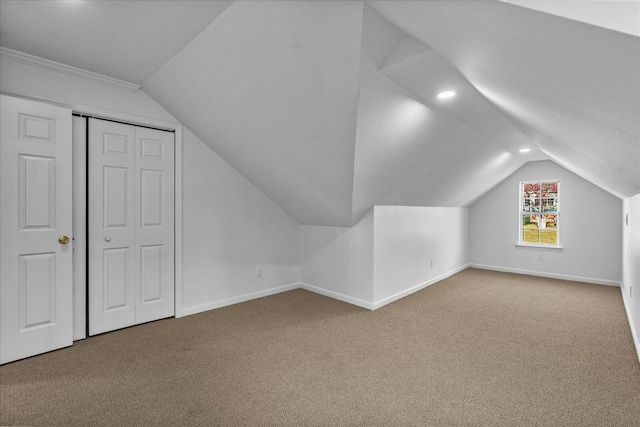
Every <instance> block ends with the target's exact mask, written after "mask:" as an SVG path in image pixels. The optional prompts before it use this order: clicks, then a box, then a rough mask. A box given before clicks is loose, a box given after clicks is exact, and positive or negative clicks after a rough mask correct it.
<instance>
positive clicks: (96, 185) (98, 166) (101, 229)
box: [88, 119, 137, 335]
mask: <svg viewBox="0 0 640 427" xmlns="http://www.w3.org/2000/svg"><path fill="white" fill-rule="evenodd" d="M89 141H90V142H89V149H88V154H89V168H88V176H89V197H88V202H89V221H88V223H89V251H88V252H89V265H88V268H89V334H90V335H95V334H99V333H102V332H107V331H111V330H114V329H119V328H124V327H127V326H131V325H134V324H135V309H136V296H135V289H136V279H137V277H136V268H137V253H136V218H135V200H136V199H135V197H136V166H135V128H134V127H133V126H129V125H124V124H120V123H113V122H108V121H104V120H97V119H90V120H89Z"/></svg>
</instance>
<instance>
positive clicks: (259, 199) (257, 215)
mask: <svg viewBox="0 0 640 427" xmlns="http://www.w3.org/2000/svg"><path fill="white" fill-rule="evenodd" d="M0 92H2V93H6V94H12V95H17V96H23V97H29V98H34V99H40V100H46V101H48V102H52V103H57V104H61V105H66V106H71V107H73V108H74V109H75V110H76V111H92V112H94V114H98V113H100V114H101V115H103V116H105V117H112V118H119V119H122V118H123V117H131V118H132V120H134V121H135V122H136V123H149V124H154V123H155V122H156V121H163V122H171V123H177V120H176V119H175V118H174V117H173V116H171V114H169V113H168V112H167V111H166V110H165V109H164V108H162V106H160V105H159V104H158V103H156V102H155V101H154V100H153V99H152V98H151V97H149V96H148V95H147V94H146V93H145V92H144V91H142V90H138V91H135V92H131V91H128V90H124V89H120V88H118V87H115V86H112V85H107V84H104V83H101V82H98V81H95V80H91V79H86V78H81V77H77V76H73V75H69V74H66V73H63V72H59V71H53V70H50V69H46V68H42V67H39V66H35V65H31V64H28V63H25V62H21V61H16V60H14V59H12V58H8V57H5V56H0ZM183 155H184V157H183V170H184V173H183V189H184V194H183V224H184V228H183V251H184V254H183V293H182V298H183V305H182V307H177V310H181V311H182V312H183V314H190V313H194V312H198V311H201V310H206V309H209V308H215V307H219V306H221V305H226V304H231V303H234V302H239V301H242V300H245V299H249V298H253V297H257V296H261V295H266V294H269V293H272V292H278V291H281V290H283V289H288V287H287V286H285V285H289V284H291V283H295V284H297V283H298V282H299V276H300V272H299V264H300V260H299V241H300V240H299V226H298V224H297V223H296V222H295V221H293V220H292V219H291V218H290V217H289V216H288V215H287V214H285V213H284V212H283V211H282V210H281V209H280V208H278V207H277V206H276V205H275V204H274V203H273V202H271V201H270V200H269V199H267V198H266V197H265V196H264V195H263V194H262V193H261V192H260V191H259V190H258V189H257V188H255V187H254V186H253V185H251V184H250V183H249V182H248V181H247V180H246V179H245V178H244V177H243V176H242V175H240V174H239V173H238V172H237V171H235V170H234V169H233V168H232V167H231V166H229V165H228V164H227V163H226V162H225V161H224V160H222V159H221V158H220V157H219V156H217V155H216V154H215V153H214V152H213V151H212V150H211V149H210V148H208V147H207V146H206V145H205V144H203V143H202V141H200V140H199V139H198V138H197V137H196V136H195V135H193V134H192V133H191V132H189V130H188V129H184V138H183ZM258 267H261V268H262V269H263V277H262V278H260V279H258V278H256V277H255V275H256V269H257V268H258ZM76 305H78V306H79V307H81V304H76ZM74 317H75V318H76V319H80V318H81V316H80V315H74ZM77 323H78V325H77V328H82V332H83V331H84V325H82V324H81V322H77ZM74 328H76V326H74ZM74 332H77V331H74ZM74 335H75V336H76V337H78V336H79V334H78V333H75V334H74ZM81 336H84V333H82V334H81Z"/></svg>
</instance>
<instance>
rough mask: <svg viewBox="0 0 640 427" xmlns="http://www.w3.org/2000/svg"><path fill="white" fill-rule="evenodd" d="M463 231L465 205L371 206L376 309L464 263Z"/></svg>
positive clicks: (465, 232)
mask: <svg viewBox="0 0 640 427" xmlns="http://www.w3.org/2000/svg"><path fill="white" fill-rule="evenodd" d="M468 233H469V210H468V209H467V208H440V207H412V206H376V207H375V213H374V282H375V285H374V289H375V290H374V301H375V305H376V308H377V307H380V306H382V305H385V304H388V303H390V302H392V301H395V300H397V299H399V298H402V297H404V296H406V295H409V294H410V293H413V292H416V291H418V290H420V289H422V288H424V287H426V286H428V285H431V284H433V283H435V282H437V281H439V280H442V279H444V278H446V277H448V276H450V275H452V274H454V273H456V272H458V271H460V270H462V269H464V268H466V267H467V264H468V262H469V253H468V237H469V234H468Z"/></svg>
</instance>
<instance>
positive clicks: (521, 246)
mask: <svg viewBox="0 0 640 427" xmlns="http://www.w3.org/2000/svg"><path fill="white" fill-rule="evenodd" d="M516 249H533V250H536V251H552V252H562V251H563V250H564V248H563V247H562V246H551V245H545V246H543V245H525V244H522V243H518V244H516Z"/></svg>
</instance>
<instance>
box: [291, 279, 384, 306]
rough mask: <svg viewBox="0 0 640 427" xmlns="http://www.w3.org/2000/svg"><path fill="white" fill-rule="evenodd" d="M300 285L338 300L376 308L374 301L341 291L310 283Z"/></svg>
mask: <svg viewBox="0 0 640 427" xmlns="http://www.w3.org/2000/svg"><path fill="white" fill-rule="evenodd" d="M300 287H301V288H302V289H305V290H307V291H309V292H314V293H316V294H319V295H324V296H325V297H329V298H333V299H337V300H338V301H343V302H346V303H349V304H353V305H357V306H358V307H362V308H366V309H367V310H375V308H374V304H373V303H372V302H369V301H365V300H362V299H360V298H355V297H350V296H349V295H344V294H341V293H339V292H335V291H330V290H328V289H324V288H319V287H317V286H313V285H309V284H308V283H302V284H301V286H300Z"/></svg>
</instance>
